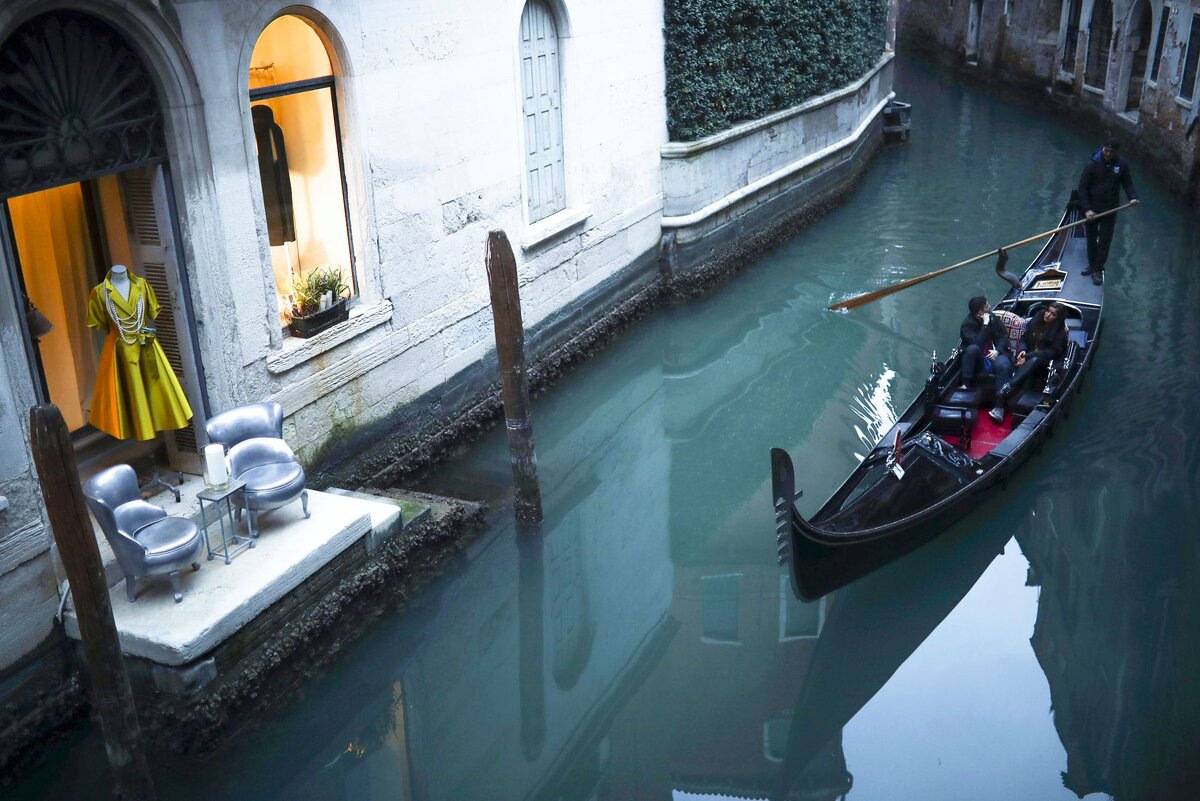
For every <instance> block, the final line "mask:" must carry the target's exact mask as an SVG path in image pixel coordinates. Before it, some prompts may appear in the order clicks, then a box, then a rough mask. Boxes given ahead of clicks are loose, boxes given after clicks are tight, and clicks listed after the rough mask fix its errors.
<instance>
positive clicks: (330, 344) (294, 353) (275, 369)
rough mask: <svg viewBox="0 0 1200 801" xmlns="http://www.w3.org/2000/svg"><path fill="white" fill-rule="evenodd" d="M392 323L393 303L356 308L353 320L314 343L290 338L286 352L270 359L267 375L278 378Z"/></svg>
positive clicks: (271, 355) (286, 343)
mask: <svg viewBox="0 0 1200 801" xmlns="http://www.w3.org/2000/svg"><path fill="white" fill-rule="evenodd" d="M390 319H392V303H391V301H388V300H385V301H384V302H382V303H376V304H373V305H371V306H356V307H354V308H353V309H351V310H350V319H349V320H347V321H346V322H344V323H339V324H338V325H335V326H334V327H333V328H330V329H329V330H328V331H322V332H321V333H319V334H317V335H316V336H315V337H312V338H311V339H300V338H298V337H288V338H287V339H285V340H284V341H283V349H282V350H279V351H276V352H275V353H272V354H270V355H269V356H267V371H268V372H270V373H273V374H275V375H278V374H280V373H286V372H287V371H288V370H291V369H292V368H293V367H298V366H299V365H301V364H303V363H304V362H306V361H308V360H309V359H314V358H316V357H317V356H320V355H321V354H322V353H325V352H326V351H329V350H332V349H333V348H336V347H337V346H338V345H341V344H342V343H343V342H347V341H349V340H351V339H354V338H355V337H356V336H358V335H359V334H363V333H366V332H367V331H370V330H371V329H372V328H375V327H376V326H380V325H383V324H384V323H386V322H387V321H388V320H390Z"/></svg>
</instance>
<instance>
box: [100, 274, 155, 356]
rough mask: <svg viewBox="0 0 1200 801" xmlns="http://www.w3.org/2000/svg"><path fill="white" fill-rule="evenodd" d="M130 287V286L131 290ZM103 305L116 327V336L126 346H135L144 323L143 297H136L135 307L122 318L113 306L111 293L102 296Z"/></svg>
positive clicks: (144, 304) (144, 305) (144, 306)
mask: <svg viewBox="0 0 1200 801" xmlns="http://www.w3.org/2000/svg"><path fill="white" fill-rule="evenodd" d="M132 286H133V285H132V284H130V287H131V288H132ZM104 305H105V307H106V308H107V309H108V316H109V318H110V319H111V320H112V321H113V323H114V324H115V325H116V326H117V335H118V336H119V337H121V341H122V342H124V343H125V344H126V345H136V344H137V343H138V342H139V341H140V339H141V333H142V326H143V325H144V324H145V322H146V303H145V296H141V295H139V296H138V301H137V306H135V307H134V309H133V312H132V313H130V314H129V315H127V316H125V317H122V316H121V314H120V312H118V311H117V307H116V306H114V305H113V299H112V293H110V292H106V293H105V294H104Z"/></svg>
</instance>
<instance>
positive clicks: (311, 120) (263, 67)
mask: <svg viewBox="0 0 1200 801" xmlns="http://www.w3.org/2000/svg"><path fill="white" fill-rule="evenodd" d="M335 90H336V80H335V77H334V74H333V65H332V63H331V62H330V59H329V52H328V50H326V48H325V43H324V42H323V41H322V40H321V37H320V36H318V35H317V32H316V30H314V29H313V27H312V25H311V24H310V23H309V22H307V21H306V20H304V19H302V18H300V17H296V16H283V17H279V18H277V19H275V20H274V21H273V22H271V24H270V25H268V26H267V27H266V30H264V31H263V32H262V35H261V36H260V37H259V39H258V42H257V43H256V44H255V46H254V54H253V56H252V57H251V61H250V113H251V117H252V119H253V124H254V141H255V145H256V148H257V152H258V170H259V176H260V178H261V181H262V183H261V186H262V197H263V206H264V208H265V210H266V229H267V239H268V241H269V242H270V246H271V266H272V268H273V270H274V273H275V290H276V293H277V294H278V301H279V314H280V319H281V320H282V321H283V322H285V323H286V322H287V320H288V319H289V317H290V314H291V309H292V307H293V305H294V304H295V302H296V300H297V287H298V286H299V284H300V281H301V279H302V278H303V277H304V276H307V275H308V274H310V273H312V272H313V271H315V270H323V269H324V268H326V267H332V268H334V269H339V270H341V271H342V274H343V276H344V281H345V283H346V284H347V285H348V286H349V287H350V289H349V292H350V293H351V294H354V293H355V292H356V291H357V283H356V281H355V278H354V265H353V263H352V258H351V255H350V221H349V215H348V212H347V205H346V184H345V178H344V175H345V173H344V169H343V165H342V150H341V130H340V128H339V126H338V115H337V97H336V95H335Z"/></svg>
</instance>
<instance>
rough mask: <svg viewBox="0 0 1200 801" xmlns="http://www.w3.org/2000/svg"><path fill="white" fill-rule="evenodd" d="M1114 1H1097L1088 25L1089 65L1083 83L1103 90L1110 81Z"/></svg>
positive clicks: (1084, 71)
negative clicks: (1109, 67)
mask: <svg viewBox="0 0 1200 801" xmlns="http://www.w3.org/2000/svg"><path fill="white" fill-rule="evenodd" d="M1112 35H1113V18H1112V0H1096V5H1095V6H1093V7H1092V21H1091V22H1090V23H1089V24H1088V46H1087V63H1086V64H1085V65H1084V70H1083V82H1084V83H1086V84H1087V85H1088V86H1094V87H1095V88H1097V89H1103V88H1104V84H1105V83H1106V82H1107V80H1108V52H1109V50H1110V49H1111V48H1112Z"/></svg>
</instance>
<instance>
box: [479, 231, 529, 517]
mask: <svg viewBox="0 0 1200 801" xmlns="http://www.w3.org/2000/svg"><path fill="white" fill-rule="evenodd" d="M486 261H487V275H488V287H489V289H490V290H491V295H492V321H493V322H494V324H495V328H496V355H497V356H498V357H499V359H500V391H501V395H502V397H503V399H504V422H505V427H506V428H507V430H508V450H509V454H510V456H511V458H512V472H513V485H514V490H515V493H514V499H513V506H514V511H515V513H516V516H517V522H519V523H523V524H528V525H532V524H536V523H540V522H542V493H541V490H540V489H539V488H538V474H537V454H536V453H535V452H534V447H533V423H532V421H531V420H530V416H529V376H528V374H527V373H526V369H525V326H524V324H523V323H522V322H521V295H520V293H519V291H518V287H517V260H516V258H515V257H514V256H513V251H512V246H511V245H509V244H508V236H507V235H505V233H504V232H503V231H490V232H489V233H488V241H487V260H486Z"/></svg>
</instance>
